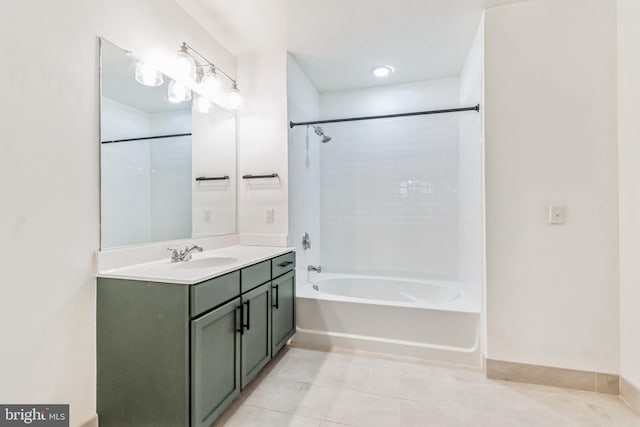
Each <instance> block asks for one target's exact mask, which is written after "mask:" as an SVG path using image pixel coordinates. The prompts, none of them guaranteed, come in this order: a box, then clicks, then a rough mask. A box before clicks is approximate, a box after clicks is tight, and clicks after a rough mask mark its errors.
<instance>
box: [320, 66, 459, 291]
mask: <svg viewBox="0 0 640 427" xmlns="http://www.w3.org/2000/svg"><path fill="white" fill-rule="evenodd" d="M458 85H459V81H458V79H457V78H450V79H441V80H432V81H425V82H416V83H409V84H401V85H389V86H382V87H377V88H371V89H358V90H350V91H340V92H327V93H323V94H321V96H320V112H321V116H322V118H340V117H353V116H365V115H376V114H387V113H399V112H411V111H421V110H429V109H439V108H447V107H455V106H457V105H458V102H459V99H458V97H459V95H458V89H459V87H458ZM323 128H324V130H325V133H326V134H327V135H329V136H331V137H332V138H333V139H332V140H331V142H330V143H328V144H322V146H321V147H320V155H321V162H320V169H321V172H320V177H321V178H320V186H321V194H322V198H321V229H322V252H321V258H322V264H323V267H326V269H327V270H328V271H333V272H351V273H371V274H376V273H377V274H387V275H393V274H401V275H410V276H419V277H427V278H431V279H443V280H457V278H458V194H457V190H458V115H456V114H446V115H433V116H415V117H404V118H394V119H384V120H368V121H360V122H350V123H337V124H328V125H325V126H323Z"/></svg>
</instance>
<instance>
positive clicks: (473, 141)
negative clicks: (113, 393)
mask: <svg viewBox="0 0 640 427" xmlns="http://www.w3.org/2000/svg"><path fill="white" fill-rule="evenodd" d="M483 72H484V18H483V20H482V21H481V22H480V25H479V26H478V31H477V32H476V36H475V38H474V40H473V44H472V45H471V48H470V49H469V53H468V54H467V58H466V60H465V64H464V66H463V68H462V72H461V73H460V106H463V107H466V106H472V105H478V104H479V105H480V108H481V110H480V113H479V114H478V113H461V114H460V115H459V116H458V120H459V125H460V130H459V149H458V210H459V219H458V220H459V228H458V230H459V231H458V233H459V234H458V241H459V243H458V247H459V249H458V251H459V277H458V279H459V281H460V283H462V285H463V286H464V289H465V290H466V292H467V293H468V294H469V295H470V296H471V297H472V299H473V300H474V301H478V302H480V301H481V292H482V279H483V272H484V265H483V263H484V259H483V253H484V240H483V227H484V225H483V215H484V205H483V203H484V193H483V190H484V188H483V179H484V170H483V153H484V126H483V125H484V120H483V119H484V81H483Z"/></svg>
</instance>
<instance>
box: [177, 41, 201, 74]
mask: <svg viewBox="0 0 640 427" xmlns="http://www.w3.org/2000/svg"><path fill="white" fill-rule="evenodd" d="M175 67H176V74H177V77H178V78H184V79H189V80H195V79H196V71H197V64H196V61H195V59H193V57H192V56H191V55H190V54H189V51H188V46H187V44H186V43H184V42H183V43H182V46H180V49H179V50H178V53H176V65H175Z"/></svg>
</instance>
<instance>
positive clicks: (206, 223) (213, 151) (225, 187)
mask: <svg viewBox="0 0 640 427" xmlns="http://www.w3.org/2000/svg"><path fill="white" fill-rule="evenodd" d="M193 129H194V132H193V137H192V144H193V180H192V185H193V219H192V224H193V235H194V237H197V236H204V235H220V234H231V233H235V232H236V185H237V182H238V181H237V177H236V144H235V139H236V118H235V115H234V114H232V113H230V112H229V111H226V110H223V109H222V108H217V107H216V108H213V109H212V110H211V111H209V112H208V113H207V114H203V113H195V112H194V113H193ZM224 175H227V176H229V179H228V180H224V181H196V180H195V178H196V177H199V176H209V177H210V176H224Z"/></svg>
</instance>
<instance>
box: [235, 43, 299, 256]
mask: <svg viewBox="0 0 640 427" xmlns="http://www.w3.org/2000/svg"><path fill="white" fill-rule="evenodd" d="M238 81H239V83H240V90H241V91H242V94H243V95H244V99H245V107H244V108H243V109H242V110H240V111H239V112H238V142H237V143H238V150H237V153H238V231H239V233H240V241H241V242H242V243H243V244H250V245H272V246H285V245H286V244H287V232H288V226H289V225H288V171H287V169H288V166H287V162H288V160H287V156H288V155H287V128H288V126H287V98H286V97H287V52H286V51H285V50H284V49H273V50H264V51H262V52H256V53H246V54H242V55H240V56H239V57H238ZM271 173H277V174H278V175H279V177H278V178H275V179H274V178H268V179H254V180H243V179H242V176H243V175H262V174H271ZM267 209H273V210H274V221H273V222H271V223H268V222H267V221H266V214H265V213H266V210H267Z"/></svg>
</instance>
